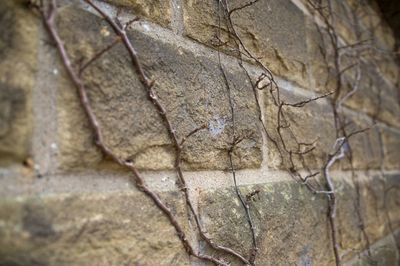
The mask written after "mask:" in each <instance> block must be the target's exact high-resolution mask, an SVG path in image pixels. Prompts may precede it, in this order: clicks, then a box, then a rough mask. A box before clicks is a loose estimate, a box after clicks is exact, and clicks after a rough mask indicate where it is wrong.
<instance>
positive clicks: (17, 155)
mask: <svg viewBox="0 0 400 266" xmlns="http://www.w3.org/2000/svg"><path fill="white" fill-rule="evenodd" d="M22 2H23V1H6V2H3V3H2V4H1V5H0V18H1V24H2V27H1V29H0V57H1V61H0V164H7V163H10V162H11V161H17V162H21V161H23V160H24V159H26V158H27V157H28V156H29V152H30V139H31V134H32V128H33V125H32V111H31V105H32V102H31V93H32V88H33V86H34V84H35V72H36V68H37V58H36V57H37V56H36V54H37V45H38V34H37V33H38V23H39V21H38V20H37V19H36V18H35V17H34V16H33V14H32V13H31V11H30V10H29V9H28V8H27V7H26V5H25V4H23V3H22Z"/></svg>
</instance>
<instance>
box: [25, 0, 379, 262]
mask: <svg viewBox="0 0 400 266" xmlns="http://www.w3.org/2000/svg"><path fill="white" fill-rule="evenodd" d="M216 1H217V6H218V10H217V15H218V18H217V20H218V28H217V32H216V38H217V43H216V44H215V46H216V48H217V54H218V63H219V70H220V72H221V75H222V78H223V81H224V85H225V88H226V93H227V98H228V101H229V108H230V123H231V130H230V143H229V148H228V150H227V153H228V154H227V155H228V159H229V171H230V172H231V175H232V179H233V185H234V189H235V193H236V195H237V197H238V199H239V201H240V204H241V207H242V208H243V212H244V214H245V219H246V221H244V223H247V227H248V229H249V234H250V235H251V242H252V243H251V248H250V250H249V254H247V255H244V254H241V253H240V252H238V251H236V250H234V249H232V248H230V247H226V246H223V245H221V244H219V243H216V242H215V241H214V240H212V238H211V237H210V236H209V235H208V234H207V231H206V229H205V228H204V227H203V225H202V223H201V220H200V217H199V214H198V213H197V211H196V209H195V207H194V203H193V202H192V200H191V193H192V191H191V190H190V188H189V187H188V186H187V182H186V179H185V175H184V171H183V169H182V150H183V148H184V145H185V144H186V141H187V139H189V138H190V137H192V136H193V135H195V134H197V133H198V132H200V131H202V130H205V129H206V128H207V125H201V126H199V127H197V128H195V129H194V130H192V131H190V132H187V133H186V135H178V133H177V130H176V129H175V126H174V124H173V123H172V122H171V118H170V116H169V113H168V112H167V111H166V108H165V106H164V104H163V103H162V101H161V99H160V97H159V96H158V95H157V92H156V91H157V90H156V88H157V87H158V86H160V85H159V83H158V82H157V80H156V79H151V78H150V77H149V76H147V75H146V73H145V71H144V69H143V66H142V63H141V62H140V59H139V56H138V54H137V51H136V49H135V47H134V45H133V43H132V42H131V40H130V39H129V38H128V35H127V29H128V28H129V27H130V26H131V25H132V24H133V23H135V22H137V21H138V20H139V18H134V19H132V20H130V21H128V22H126V23H122V22H121V20H120V19H119V18H118V16H117V17H115V18H113V17H110V16H109V15H108V14H107V12H105V11H104V10H103V9H102V8H100V7H99V6H98V5H96V3H95V2H94V1H92V0H84V2H86V3H87V4H88V5H89V6H91V7H92V8H93V9H94V10H95V11H96V12H97V14H98V15H99V16H100V17H102V18H103V19H104V21H106V22H107V24H108V25H109V26H110V28H111V29H112V30H113V32H114V35H115V37H114V39H113V41H112V42H111V43H110V44H109V45H107V46H106V47H104V48H103V49H101V50H100V51H98V52H96V53H95V54H94V56H93V57H92V58H90V59H88V60H86V61H85V62H83V63H82V62H80V64H76V62H72V60H71V57H70V55H69V54H68V53H67V50H66V47H65V45H66V44H64V41H63V40H62V39H61V38H60V35H59V33H58V29H57V26H56V23H55V20H56V16H57V3H56V0H49V1H43V0H40V1H31V6H32V8H33V9H35V10H36V11H37V12H38V13H39V14H40V16H41V18H42V20H43V24H44V26H45V28H46V30H47V32H48V34H49V35H50V37H51V38H52V40H53V41H54V43H55V46H56V48H57V50H58V52H59V55H60V58H61V60H62V63H63V65H64V67H65V69H66V71H67V74H68V76H69V78H70V79H71V81H72V82H73V84H74V86H75V87H76V89H77V91H78V95H79V100H80V103H81V105H82V108H83V110H84V111H85V114H86V116H87V117H88V120H89V124H90V127H91V129H92V131H93V135H94V142H95V144H96V145H97V146H98V147H99V148H100V150H101V151H102V152H103V153H104V154H105V155H107V156H108V157H110V158H111V159H112V160H113V161H115V162H116V163H118V164H119V165H121V166H123V167H125V168H126V169H129V170H130V172H131V173H132V182H133V183H134V184H135V186H136V187H137V188H138V190H140V191H142V192H143V193H144V194H145V195H146V196H147V197H149V198H150V199H151V200H152V201H153V203H154V204H155V205H156V206H157V207H158V208H159V209H160V210H161V211H162V212H163V214H164V215H165V217H166V218H167V219H168V220H169V222H170V224H171V225H172V226H173V227H174V229H175V231H176V234H177V236H178V238H179V240H180V241H181V243H182V245H183V247H184V249H185V251H186V252H187V254H188V255H189V256H193V257H196V258H198V259H201V260H204V261H209V262H212V263H214V264H216V265H230V262H229V261H227V260H226V258H225V257H224V256H227V257H233V258H234V259H236V260H238V261H241V262H242V263H243V264H244V265H256V259H257V255H258V253H259V250H258V245H257V235H256V227H255V224H254V221H253V217H252V216H251V212H250V204H249V202H250V201H251V200H252V198H253V197H255V196H256V195H257V194H258V193H259V191H257V190H255V191H253V192H251V193H249V194H248V195H246V196H244V195H242V192H241V190H240V187H238V185H237V177H236V166H235V160H234V157H233V153H234V151H235V149H236V147H237V145H238V144H239V143H241V142H242V141H243V140H244V139H246V138H249V137H251V136H248V135H245V134H239V133H238V132H237V130H236V128H235V126H236V119H237V118H236V116H235V108H234V101H233V96H232V89H231V86H230V84H229V81H228V77H227V74H226V72H225V69H224V67H223V65H222V64H221V53H223V52H224V51H225V50H224V49H227V48H229V50H230V51H231V52H232V53H233V54H234V55H235V57H236V58H237V64H238V66H239V67H240V69H241V70H242V71H243V72H244V73H245V75H246V77H247V79H248V81H249V83H250V85H251V86H250V88H247V89H250V90H251V92H252V93H253V96H254V101H255V103H256V106H257V108H258V113H259V116H258V120H259V121H258V122H259V124H260V126H261V128H262V130H263V132H264V134H265V136H266V138H267V140H268V142H270V143H271V144H272V146H273V147H274V148H275V149H276V150H277V151H278V153H279V156H280V161H281V164H282V167H283V168H284V169H285V170H286V171H287V173H288V174H289V175H290V176H291V177H292V178H293V179H294V180H296V181H298V182H299V183H300V184H301V185H304V186H305V187H306V188H307V189H308V190H309V191H310V193H312V194H316V195H318V196H321V197H325V198H326V200H327V202H328V204H327V206H328V209H327V217H328V221H329V226H330V234H331V240H332V249H333V253H334V257H335V262H336V265H340V264H341V254H340V250H339V243H338V225H337V222H336V211H337V193H336V188H335V182H334V178H333V177H332V173H331V168H332V166H333V165H335V164H337V163H338V162H339V161H341V160H343V159H344V158H347V159H348V161H349V163H350V169H351V174H352V180H353V182H354V184H355V189H356V203H355V206H356V210H357V212H356V215H357V216H358V219H359V228H360V230H361V232H362V234H363V236H364V239H365V242H366V248H367V250H368V256H370V257H371V252H370V248H369V246H370V240H369V238H368V235H367V233H366V231H365V225H364V222H363V218H362V214H361V211H360V208H361V207H360V188H359V185H358V180H357V175H356V173H355V168H354V166H353V152H352V147H351V145H350V141H349V140H350V139H351V138H352V137H354V136H355V135H357V134H362V133H364V132H366V131H367V130H369V128H363V129H360V130H353V131H351V130H350V129H349V128H350V124H349V123H348V121H347V118H346V116H345V113H344V112H343V108H344V107H343V106H344V105H346V101H347V100H348V99H350V98H351V97H356V96H357V92H358V91H359V90H360V89H361V88H360V87H361V86H360V81H361V79H362V75H363V73H362V69H361V64H362V62H361V59H360V55H361V54H360V47H365V45H366V42H367V41H366V40H361V39H358V40H357V43H355V44H350V45H345V44H343V43H342V41H341V40H340V37H339V35H338V33H337V32H336V29H335V15H334V12H333V8H332V3H331V1H330V0H328V1H327V3H326V6H324V5H323V4H322V2H321V1H315V0H307V4H308V5H307V7H308V10H309V12H310V13H312V14H313V16H314V18H315V25H316V26H317V29H318V32H319V33H320V34H321V35H323V34H327V36H328V41H327V43H326V44H325V45H327V46H328V45H329V47H330V48H332V49H331V50H332V51H333V55H332V57H333V62H334V65H333V66H330V65H329V64H327V68H329V71H330V72H332V73H334V76H335V78H334V81H335V85H334V88H333V90H332V91H329V92H326V93H323V94H321V95H319V96H316V97H313V98H309V99H305V100H301V101H298V102H288V101H287V100H286V99H285V97H283V96H282V93H281V88H280V87H279V85H278V83H277V82H276V80H275V78H274V75H273V73H272V71H271V70H270V69H269V68H268V66H267V65H266V64H265V63H263V62H262V61H261V60H260V59H259V58H258V57H257V56H255V55H254V54H253V53H252V52H251V49H250V48H248V47H247V46H246V45H245V42H244V41H243V40H242V38H241V37H240V33H239V32H238V30H237V26H236V25H235V23H234V22H233V18H232V15H233V14H235V13H237V12H240V11H242V10H244V9H246V8H249V7H251V6H252V5H254V4H256V3H257V2H258V0H253V1H249V2H246V3H244V4H242V5H240V6H236V7H233V8H232V7H231V6H230V3H229V1H228V0H216ZM222 35H227V36H228V40H223V37H222ZM117 44H122V45H123V47H124V48H125V50H126V51H127V52H128V55H129V59H130V63H131V67H132V69H133V70H134V71H135V73H136V75H137V77H138V79H139V81H140V82H141V84H142V87H143V89H144V90H145V92H146V95H147V98H148V100H149V101H150V102H151V103H152V105H153V106H154V108H155V109H156V110H157V113H158V115H159V117H160V119H161V120H162V121H163V124H164V126H165V128H166V129H167V131H168V134H169V138H170V140H171V143H172V147H173V150H174V153H175V162H174V169H175V172H176V175H177V179H178V187H179V189H180V191H181V193H182V195H183V197H184V199H185V203H186V206H187V208H188V211H189V215H190V218H192V219H193V220H194V222H195V226H196V230H197V233H198V235H199V236H200V237H201V239H202V240H204V241H205V243H206V244H207V246H208V247H209V248H210V249H211V250H213V251H217V252H219V254H220V256H215V255H212V252H208V253H207V252H204V253H203V252H198V251H197V250H196V248H195V247H194V246H193V244H192V243H191V242H190V241H189V239H188V238H187V234H186V232H185V230H184V229H183V226H182V225H181V224H180V223H179V221H178V219H177V217H176V216H175V215H174V214H173V212H172V211H171V209H170V208H169V207H168V204H167V203H166V202H164V201H163V200H162V199H161V198H160V196H159V195H158V194H157V193H156V192H154V191H153V190H151V189H150V187H149V186H148V185H147V184H146V183H145V181H144V179H143V176H142V173H141V172H140V171H139V170H138V169H137V167H136V166H135V164H134V163H133V162H132V161H131V160H126V159H124V158H121V157H119V156H118V155H117V154H115V153H114V152H113V150H112V149H111V148H110V147H109V146H107V144H106V143H105V141H104V137H103V129H102V127H101V126H100V124H99V122H98V119H97V117H96V115H95V113H94V111H93V108H92V104H91V102H90V99H89V97H88V89H89V88H88V87H87V85H85V83H84V81H83V79H82V74H83V73H84V71H85V70H87V69H88V68H90V66H91V65H92V64H93V63H94V62H96V60H98V59H99V58H101V57H102V56H103V55H104V54H106V53H107V52H109V51H110V50H111V49H113V47H115V46H116V45H117ZM325 50H328V48H327V47H326V49H325ZM329 56H330V55H327V54H324V59H325V61H326V62H329V61H330V60H331V59H332V58H329ZM344 56H350V57H351V58H352V62H351V63H350V65H346V64H344V63H343V60H342V59H343V57H344ZM248 63H252V64H254V65H256V66H258V68H259V69H261V70H262V73H261V74H260V75H259V76H258V77H256V78H254V76H253V75H252V74H251V71H250V70H249V68H248ZM353 69H355V77H354V82H353V83H352V84H351V85H350V89H349V90H345V89H344V79H345V78H344V76H345V75H344V74H345V73H346V72H348V71H350V70H353ZM262 95H268V97H269V98H270V99H271V103H270V104H272V105H274V106H275V109H276V113H271V114H268V115H270V116H271V117H263V114H262V112H261V110H262V106H261V104H262V103H261V100H260V97H262ZM379 97H380V96H379ZM321 99H326V100H328V101H329V103H330V106H331V111H332V114H333V121H332V122H333V123H334V125H335V136H336V139H335V141H334V143H332V144H331V147H332V148H331V151H329V154H328V155H327V157H326V158H325V160H324V162H323V164H322V166H321V168H320V170H318V171H313V170H311V167H310V166H309V165H307V161H306V155H308V154H310V153H312V152H313V151H314V150H315V149H316V142H317V141H318V140H315V141H313V142H306V141H304V140H302V139H300V138H298V137H297V134H296V132H295V131H294V130H292V127H291V125H290V121H289V115H288V112H287V110H288V108H296V109H298V108H303V107H305V106H307V105H308V104H311V103H313V102H316V101H319V100H321ZM378 111H379V110H378ZM378 111H377V112H378ZM376 116H378V113H377V114H376ZM268 119H273V120H274V121H276V126H275V127H272V128H270V127H268V126H267V125H266V120H268ZM322 126H323V125H322ZM284 132H289V134H284ZM289 138H290V139H289ZM290 141H294V142H295V148H293V147H290V145H288V143H289V142H290ZM297 162H300V165H298V163H297ZM304 169H305V171H303V170H304Z"/></svg>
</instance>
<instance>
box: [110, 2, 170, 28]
mask: <svg viewBox="0 0 400 266" xmlns="http://www.w3.org/2000/svg"><path fill="white" fill-rule="evenodd" d="M105 2H108V3H110V4H112V5H117V6H120V7H123V8H126V9H128V10H131V11H132V12H133V13H134V14H135V15H137V16H138V17H145V19H149V20H152V21H154V22H156V23H159V24H161V25H162V26H166V27H168V25H169V23H170V22H171V15H172V10H171V3H170V1H165V0H151V1H148V0H141V1H137V0H106V1H105Z"/></svg>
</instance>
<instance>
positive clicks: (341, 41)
mask: <svg viewBox="0 0 400 266" xmlns="http://www.w3.org/2000/svg"><path fill="white" fill-rule="evenodd" d="M291 1H292V3H293V4H295V5H296V6H297V7H298V8H299V9H300V10H301V11H303V13H304V14H305V15H306V16H308V17H310V18H312V19H313V20H314V21H315V22H316V23H317V24H318V26H320V27H322V28H325V29H326V26H325V25H324V23H323V22H322V21H321V20H320V18H319V17H318V16H314V15H312V14H311V13H310V12H309V11H308V8H307V7H306V6H305V5H304V4H303V1H302V0H291ZM338 39H339V44H341V45H351V44H352V43H350V42H348V41H346V40H345V39H343V38H342V36H340V34H339V35H338ZM361 61H362V62H363V63H366V64H369V63H370V62H369V61H368V60H367V59H366V58H365V57H364V56H361ZM378 74H379V76H380V77H381V78H382V79H383V80H384V82H385V83H386V85H388V86H390V87H396V84H393V82H392V81H390V80H388V79H387V77H386V76H385V75H382V73H380V72H379V71H378Z"/></svg>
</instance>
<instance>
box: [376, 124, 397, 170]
mask: <svg viewBox="0 0 400 266" xmlns="http://www.w3.org/2000/svg"><path fill="white" fill-rule="evenodd" d="M381 134H382V141H383V146H384V167H385V168H386V169H391V170H395V169H399V168H400V161H399V158H400V134H399V133H398V132H395V131H393V130H389V129H381Z"/></svg>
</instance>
